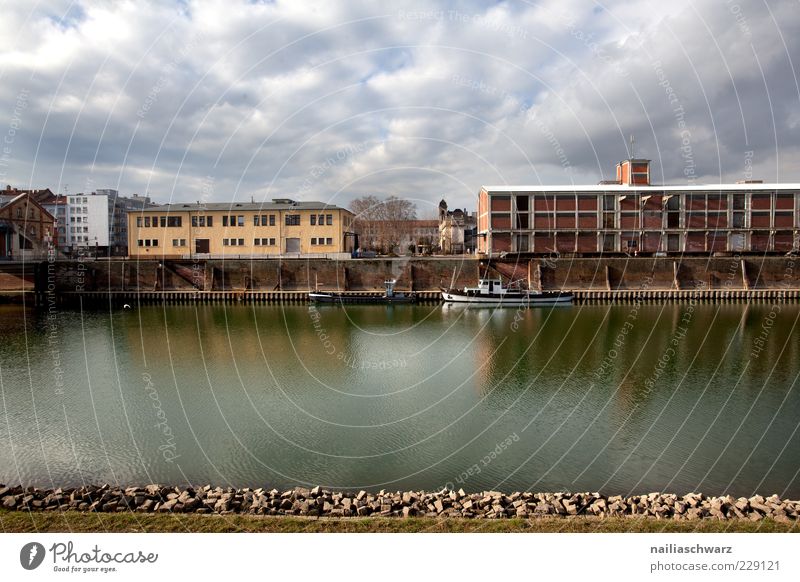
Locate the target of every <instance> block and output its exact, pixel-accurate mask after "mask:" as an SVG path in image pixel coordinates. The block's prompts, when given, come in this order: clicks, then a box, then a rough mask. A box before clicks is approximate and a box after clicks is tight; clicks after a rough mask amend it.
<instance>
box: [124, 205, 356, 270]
mask: <svg viewBox="0 0 800 582" xmlns="http://www.w3.org/2000/svg"><path fill="white" fill-rule="evenodd" d="M353 219H354V215H353V213H352V212H350V211H349V210H346V209H344V208H340V207H338V206H332V205H330V204H325V203H323V202H296V201H294V200H289V199H282V198H281V199H274V200H273V201H272V202H270V203H267V202H264V203H257V202H256V203H245V202H241V203H239V202H234V203H230V202H217V203H206V204H188V203H187V204H181V203H177V204H167V205H163V206H154V207H151V208H145V209H142V210H134V211H131V212H129V213H128V249H129V250H128V254H129V255H130V256H131V257H166V258H188V257H195V256H201V257H240V256H255V257H259V256H287V257H295V256H306V255H309V256H322V255H333V254H335V253H350V252H352V251H353V250H354V249H355V248H356V245H357V244H358V243H357V235H356V233H355V232H354V230H353Z"/></svg>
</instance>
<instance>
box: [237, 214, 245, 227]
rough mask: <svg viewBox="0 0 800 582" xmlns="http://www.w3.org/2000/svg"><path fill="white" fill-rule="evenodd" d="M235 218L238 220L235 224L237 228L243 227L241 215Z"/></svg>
mask: <svg viewBox="0 0 800 582" xmlns="http://www.w3.org/2000/svg"><path fill="white" fill-rule="evenodd" d="M236 218H237V219H238V222H237V224H238V226H244V216H242V215H241V214H240V215H239V216H237V217H236Z"/></svg>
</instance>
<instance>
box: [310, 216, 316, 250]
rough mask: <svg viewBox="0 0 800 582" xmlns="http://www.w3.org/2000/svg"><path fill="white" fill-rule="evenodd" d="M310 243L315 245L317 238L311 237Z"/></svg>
mask: <svg viewBox="0 0 800 582" xmlns="http://www.w3.org/2000/svg"><path fill="white" fill-rule="evenodd" d="M311 218H314V217H313V216H312V217H311ZM311 244H312V245H315V244H317V239H316V238H312V239H311Z"/></svg>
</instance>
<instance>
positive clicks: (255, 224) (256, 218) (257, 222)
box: [253, 214, 260, 226]
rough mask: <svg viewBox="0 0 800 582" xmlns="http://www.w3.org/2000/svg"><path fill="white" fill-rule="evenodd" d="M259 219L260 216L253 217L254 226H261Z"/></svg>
mask: <svg viewBox="0 0 800 582" xmlns="http://www.w3.org/2000/svg"><path fill="white" fill-rule="evenodd" d="M259 218H260V217H259V215H258V214H254V215H253V226H259Z"/></svg>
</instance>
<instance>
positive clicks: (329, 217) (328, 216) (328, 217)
mask: <svg viewBox="0 0 800 582" xmlns="http://www.w3.org/2000/svg"><path fill="white" fill-rule="evenodd" d="M325 224H327V225H328V226H331V225H332V224H333V214H326V215H325ZM328 244H330V243H328Z"/></svg>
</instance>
